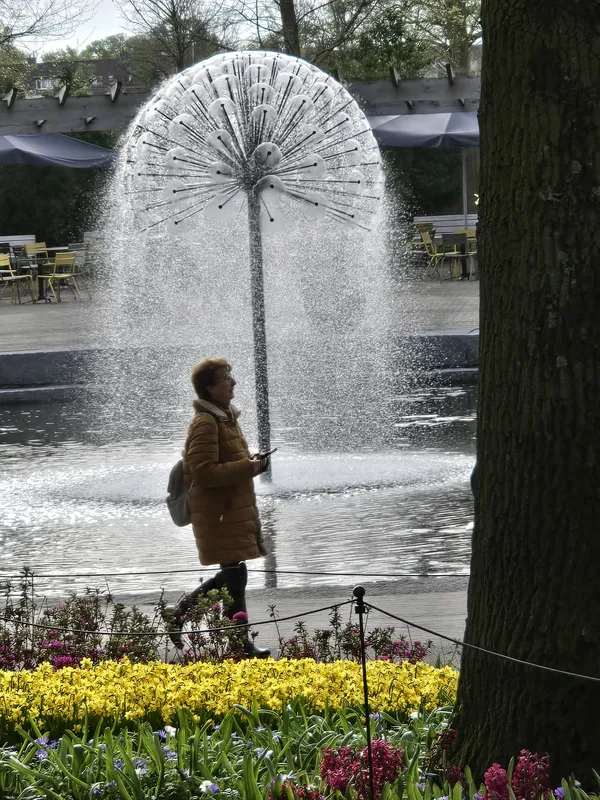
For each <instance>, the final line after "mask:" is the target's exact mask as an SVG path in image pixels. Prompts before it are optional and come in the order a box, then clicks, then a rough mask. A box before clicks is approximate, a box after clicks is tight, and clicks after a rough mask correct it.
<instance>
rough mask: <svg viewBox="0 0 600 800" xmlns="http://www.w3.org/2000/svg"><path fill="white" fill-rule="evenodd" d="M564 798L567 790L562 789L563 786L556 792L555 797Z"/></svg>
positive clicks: (557, 788) (558, 787)
mask: <svg viewBox="0 0 600 800" xmlns="http://www.w3.org/2000/svg"><path fill="white" fill-rule="evenodd" d="M564 796H565V790H564V789H563V788H562V786H557V787H556V789H555V790H554V797H564Z"/></svg>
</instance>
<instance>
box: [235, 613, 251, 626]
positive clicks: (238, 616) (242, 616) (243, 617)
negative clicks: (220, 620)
mask: <svg viewBox="0 0 600 800" xmlns="http://www.w3.org/2000/svg"><path fill="white" fill-rule="evenodd" d="M232 619H233V620H235V622H239V623H240V624H245V623H246V622H248V614H246V612H245V611H236V613H235V614H234V615H233V617H232Z"/></svg>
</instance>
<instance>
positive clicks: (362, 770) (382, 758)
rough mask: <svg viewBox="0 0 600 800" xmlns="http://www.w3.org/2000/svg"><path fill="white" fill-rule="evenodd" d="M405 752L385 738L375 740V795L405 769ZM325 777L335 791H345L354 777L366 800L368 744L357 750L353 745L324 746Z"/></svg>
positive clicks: (361, 798)
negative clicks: (403, 767)
mask: <svg viewBox="0 0 600 800" xmlns="http://www.w3.org/2000/svg"><path fill="white" fill-rule="evenodd" d="M402 756H403V752H402V750H401V749H400V748H398V749H396V748H393V747H391V746H390V745H389V744H388V743H387V742H386V741H384V740H383V739H374V740H373V741H372V742H371V758H372V761H373V795H374V796H375V797H376V798H377V797H379V796H380V795H381V792H382V791H383V787H384V786H385V784H386V783H393V782H394V781H395V780H396V779H397V777H398V775H399V773H400V770H401V769H402ZM321 779H322V781H323V783H324V784H325V786H326V787H327V788H328V789H330V790H331V791H339V792H342V793H343V792H345V791H346V789H347V788H348V784H349V783H350V782H351V781H354V788H355V790H356V793H357V800H366V798H369V797H370V796H371V793H370V791H369V786H370V777H369V751H368V749H367V748H366V747H363V749H362V750H360V751H359V752H357V751H356V750H354V749H353V748H351V747H341V748H340V749H339V750H338V751H337V752H336V751H334V750H329V749H325V750H323V760H322V762H321Z"/></svg>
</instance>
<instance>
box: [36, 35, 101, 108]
mask: <svg viewBox="0 0 600 800" xmlns="http://www.w3.org/2000/svg"><path fill="white" fill-rule="evenodd" d="M43 63H45V64H52V77H53V78H54V80H55V81H56V85H57V87H61V86H66V87H67V93H68V94H69V95H71V96H72V97H76V96H79V95H88V94H91V91H92V83H93V81H94V78H95V77H96V72H95V70H94V68H93V67H92V65H91V64H88V63H86V62H85V61H84V60H83V59H82V57H81V55H80V54H79V53H78V52H77V50H76V49H75V48H74V47H65V48H63V49H61V50H50V51H48V52H47V53H44V57H43ZM50 94H54V90H52V91H51V92H50Z"/></svg>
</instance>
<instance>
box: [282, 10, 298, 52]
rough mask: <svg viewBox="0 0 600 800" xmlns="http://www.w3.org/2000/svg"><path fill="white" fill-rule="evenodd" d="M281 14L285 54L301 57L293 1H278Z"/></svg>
mask: <svg viewBox="0 0 600 800" xmlns="http://www.w3.org/2000/svg"><path fill="white" fill-rule="evenodd" d="M279 11H280V14H281V28H282V31H283V41H284V46H285V52H286V53H289V55H291V56H299V57H300V56H301V55H302V51H301V49H300V34H299V32H298V19H297V17H296V6H295V0H279Z"/></svg>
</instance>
